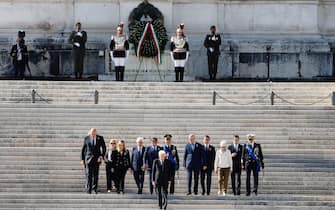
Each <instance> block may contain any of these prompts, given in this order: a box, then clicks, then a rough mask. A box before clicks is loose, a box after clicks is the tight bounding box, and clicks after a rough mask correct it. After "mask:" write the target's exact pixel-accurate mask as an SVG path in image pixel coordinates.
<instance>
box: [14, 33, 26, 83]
mask: <svg viewBox="0 0 335 210" xmlns="http://www.w3.org/2000/svg"><path fill="white" fill-rule="evenodd" d="M24 37H25V32H24V31H19V32H18V39H17V44H15V45H13V46H12V49H11V51H10V56H11V57H12V59H13V65H14V69H15V78H19V79H23V78H24V73H25V71H26V66H27V67H28V70H29V65H28V48H27V46H26V45H25V41H24Z"/></svg>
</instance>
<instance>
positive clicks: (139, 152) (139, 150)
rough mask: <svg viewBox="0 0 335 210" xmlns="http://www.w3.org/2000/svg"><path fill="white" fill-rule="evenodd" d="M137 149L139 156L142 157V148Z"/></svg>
mask: <svg viewBox="0 0 335 210" xmlns="http://www.w3.org/2000/svg"><path fill="white" fill-rule="evenodd" d="M137 149H138V154H139V155H141V147H139V148H137Z"/></svg>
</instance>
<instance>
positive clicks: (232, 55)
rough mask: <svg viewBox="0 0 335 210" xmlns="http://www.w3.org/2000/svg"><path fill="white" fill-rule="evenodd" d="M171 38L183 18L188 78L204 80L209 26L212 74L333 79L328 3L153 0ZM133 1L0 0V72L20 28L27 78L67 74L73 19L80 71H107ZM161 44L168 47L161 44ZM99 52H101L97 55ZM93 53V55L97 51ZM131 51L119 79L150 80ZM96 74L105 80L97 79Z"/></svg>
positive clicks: (6, 70) (166, 68)
mask: <svg viewBox="0 0 335 210" xmlns="http://www.w3.org/2000/svg"><path fill="white" fill-rule="evenodd" d="M149 2H150V3H152V4H153V5H154V6H156V7H157V8H159V9H160V10H161V12H162V13H163V15H164V17H165V19H164V21H165V26H166V28H167V30H168V33H169V35H172V34H173V33H174V31H175V28H176V26H177V25H178V24H179V23H181V22H184V23H185V26H186V27H185V33H186V35H187V36H188V37H189V42H190V49H191V57H190V62H189V63H188V66H187V68H186V74H187V76H188V77H187V78H188V80H194V79H201V78H206V77H207V58H206V50H205V48H204V47H203V46H202V44H203V38H204V36H205V34H206V33H207V32H208V28H209V26H210V25H213V24H215V25H217V28H218V31H219V32H220V33H221V34H222V37H223V44H222V47H221V51H222V53H221V57H220V65H219V77H220V78H267V77H268V76H270V77H271V78H285V79H299V78H301V79H315V78H320V79H323V78H330V77H332V76H333V74H334V71H333V63H334V59H333V52H334V47H333V46H334V44H333V43H335V41H334V40H335V39H334V37H335V21H333V20H334V19H335V1H334V0H281V1H279V0H263V1H259V0H243V1H237V0H207V1H206V0H202V1H201V0H167V1H164V0H153V1H149ZM139 3H141V1H135V0H124V1H121V0H94V1H93V0H72V1H71V0H0V12H1V14H2V15H1V16H2V17H6V18H1V19H0V53H1V57H0V75H2V76H9V75H11V74H12V67H11V65H10V59H9V58H8V51H9V49H10V46H11V45H12V44H13V43H14V42H15V36H16V33H17V30H18V29H24V30H26V32H27V37H26V40H27V43H28V47H29V49H30V51H31V52H30V57H31V62H30V63H31V68H32V74H33V75H34V76H66V77H67V76H69V75H71V73H72V70H71V69H72V64H71V53H70V48H71V46H70V45H68V44H67V37H68V35H69V33H70V31H71V30H72V28H73V25H74V23H75V22H77V21H80V22H82V23H83V28H84V29H85V30H86V31H87V32H88V48H89V50H88V53H87V56H86V61H85V63H86V64H85V72H86V75H90V76H92V75H97V74H100V75H103V74H105V75H110V74H111V73H112V72H111V68H112V67H111V66H110V60H109V57H108V51H107V50H106V49H107V48H108V45H109V40H110V36H111V34H112V33H113V32H114V29H115V27H116V25H117V24H118V23H119V22H120V21H124V22H126V25H127V20H128V16H129V13H130V12H131V11H132V10H133V9H134V8H135V7H136V6H137V5H138V4H139ZM167 49H168V46H167ZM103 52H105V53H104V54H102V53H103ZM99 54H100V55H99ZM139 66H140V64H139V61H138V59H137V58H136V57H135V55H134V53H133V52H132V53H131V57H130V58H129V62H128V65H127V67H126V68H127V79H128V80H133V79H134V78H135V75H136V74H138V80H158V79H159V77H158V71H157V66H156V65H154V63H153V62H152V61H151V60H145V61H144V62H143V63H142V65H141V68H139ZM158 68H159V70H160V73H161V74H162V75H164V77H163V79H164V80H173V67H172V64H171V61H170V56H169V54H168V52H167V51H166V52H165V54H164V55H163V63H162V65H160V66H158ZM101 78H103V79H109V78H111V77H108V76H104V77H101Z"/></svg>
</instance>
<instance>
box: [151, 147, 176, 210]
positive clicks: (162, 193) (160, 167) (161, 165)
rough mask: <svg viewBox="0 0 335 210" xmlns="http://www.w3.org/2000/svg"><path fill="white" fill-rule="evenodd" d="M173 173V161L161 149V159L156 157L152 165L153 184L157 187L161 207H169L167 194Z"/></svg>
mask: <svg viewBox="0 0 335 210" xmlns="http://www.w3.org/2000/svg"><path fill="white" fill-rule="evenodd" d="M171 175H172V168H171V162H170V161H169V160H167V159H166V153H165V152H164V151H163V150H161V151H159V159H156V160H155V161H154V162H153V165H152V185H153V186H155V188H156V192H157V194H158V205H159V208H160V209H163V206H164V209H166V207H167V194H168V187H169V181H170V180H171Z"/></svg>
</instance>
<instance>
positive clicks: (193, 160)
mask: <svg viewBox="0 0 335 210" xmlns="http://www.w3.org/2000/svg"><path fill="white" fill-rule="evenodd" d="M188 138H189V143H188V144H187V145H186V146H185V153H184V167H185V168H186V171H187V195H191V194H192V193H191V186H192V175H193V176H194V188H193V192H194V194H195V195H197V194H198V183H199V172H200V169H201V166H203V165H204V150H203V147H202V145H201V144H199V143H198V142H195V135H194V134H190V135H189V137H188Z"/></svg>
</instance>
